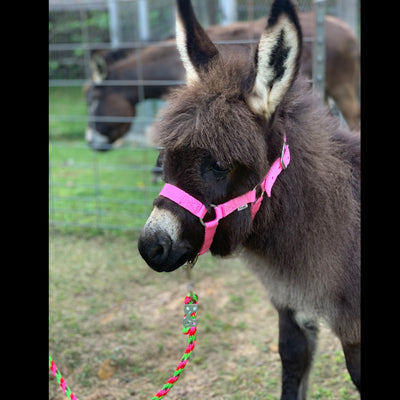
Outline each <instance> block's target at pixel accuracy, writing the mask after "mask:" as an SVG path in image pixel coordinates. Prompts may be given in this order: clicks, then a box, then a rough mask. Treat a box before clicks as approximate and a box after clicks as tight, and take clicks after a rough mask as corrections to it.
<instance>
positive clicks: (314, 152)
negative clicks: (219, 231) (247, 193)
mask: <svg viewBox="0 0 400 400" xmlns="http://www.w3.org/2000/svg"><path fill="white" fill-rule="evenodd" d="M311 100H312V99H311ZM307 103H309V105H311V104H312V103H314V102H313V101H311V102H310V101H309V100H307V99H306V100H305V102H304V104H305V105H307ZM314 106H315V107H317V109H319V111H315V113H314V112H312V111H311V110H313V107H314ZM295 107H296V108H297V107H299V104H296V105H295ZM313 107H306V108H304V107H303V110H300V109H298V112H297V114H296V117H295V118H292V117H290V113H291V112H292V111H293V108H292V110H290V108H286V109H288V110H289V112H286V115H285V118H279V117H278V118H277V120H278V121H277V123H276V124H275V127H274V130H275V131H277V132H281V133H282V132H285V133H286V135H287V141H288V144H289V146H290V152H291V162H290V165H289V166H288V168H287V170H285V172H284V173H283V174H281V175H280V177H279V179H278V180H277V181H276V183H275V185H274V188H273V190H272V195H271V197H270V198H265V199H264V201H263V202H262V204H261V207H260V210H259V212H258V214H257V216H256V217H255V219H254V221H253V228H252V232H251V233H250V235H249V236H248V238H247V240H246V242H245V244H244V245H245V247H247V248H250V249H253V250H255V251H256V252H259V253H262V254H264V255H268V256H269V258H272V259H274V260H275V261H276V262H277V263H278V264H282V263H283V264H291V263H297V264H298V263H304V262H306V261H305V260H306V259H307V258H310V255H309V254H308V252H309V251H311V250H310V247H311V248H312V251H315V252H318V248H319V249H320V251H324V249H327V248H328V247H329V246H330V245H332V241H339V242H341V243H340V244H339V246H344V247H346V246H347V244H346V243H344V242H345V241H346V238H347V239H349V232H348V226H350V225H349V224H351V223H352V222H354V219H355V218H356V215H357V209H356V207H357V206H356V199H355V198H354V192H355V191H354V188H353V187H352V183H351V182H353V181H354V179H353V178H352V172H351V171H352V168H351V165H350V163H349V160H347V159H346V158H345V157H344V156H343V151H342V149H343V146H342V144H341V143H339V142H338V141H336V140H335V135H336V130H337V125H336V128H335V125H333V124H334V121H333V120H331V119H330V117H327V116H326V113H325V112H324V113H322V112H321V110H320V106H318V105H317V104H315V103H314V105H313ZM301 111H303V112H301ZM312 114H313V115H312ZM280 121H285V122H284V123H283V122H280ZM300 127H301V128H300ZM272 134H273V132H272ZM271 136H272V135H271ZM276 136H279V135H276V132H275V134H274V135H273V136H272V137H275V138H274V139H273V140H271V138H270V139H269V140H268V139H266V140H267V142H271V143H270V144H271V145H272V146H267V148H272V149H273V150H271V154H269V155H268V159H271V158H273V157H276V154H272V153H275V152H276V151H277V150H276V147H277V144H276V143H275V142H276V141H277V139H276ZM350 234H354V233H350ZM338 248H340V247H338ZM294 254H296V256H295V255H294ZM313 256H315V254H313ZM295 257H297V259H295ZM310 259H313V260H315V259H316V257H313V258H310Z"/></svg>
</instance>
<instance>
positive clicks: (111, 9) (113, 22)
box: [107, 0, 120, 49]
mask: <svg viewBox="0 0 400 400" xmlns="http://www.w3.org/2000/svg"><path fill="white" fill-rule="evenodd" d="M107 7H108V18H109V21H110V39H111V47H112V48H113V49H115V48H116V47H118V46H119V43H120V37H119V18H118V8H119V5H118V2H117V0H107Z"/></svg>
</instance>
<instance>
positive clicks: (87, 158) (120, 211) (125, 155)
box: [49, 87, 161, 236]
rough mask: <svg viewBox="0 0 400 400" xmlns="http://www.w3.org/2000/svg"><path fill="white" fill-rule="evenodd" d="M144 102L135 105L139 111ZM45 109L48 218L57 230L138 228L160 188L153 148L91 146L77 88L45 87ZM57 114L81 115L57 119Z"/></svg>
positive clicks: (117, 231)
mask: <svg viewBox="0 0 400 400" xmlns="http://www.w3.org/2000/svg"><path fill="white" fill-rule="evenodd" d="M144 107H145V106H144V105H141V107H139V111H140V114H143V109H144ZM49 114H50V121H49V130H50V135H49V139H50V141H49V165H50V171H49V172H50V173H49V184H50V192H49V220H50V224H51V225H52V226H54V227H57V229H59V230H60V231H62V232H66V233H71V232H72V233H78V234H82V233H85V234H88V235H92V236H93V235H97V234H99V233H102V232H103V231H111V232H113V234H114V235H117V236H118V235H123V234H124V232H126V231H128V232H132V231H134V230H136V231H137V230H139V229H140V228H141V227H142V226H143V223H144V222H145V221H146V218H147V215H148V213H149V211H150V210H151V204H152V200H153V198H154V197H155V196H156V195H157V193H159V191H160V189H161V185H160V184H154V183H153V174H152V172H151V171H152V168H153V167H154V166H155V164H156V159H157V155H158V151H157V150H155V149H152V148H145V147H138V146H136V147H135V146H125V147H122V148H120V149H117V150H113V151H109V152H102V153H99V152H94V151H93V150H91V149H90V148H89V146H87V144H86V143H85V141H84V132H85V127H86V122H85V120H84V119H85V117H86V116H87V110H86V104H85V97H84V94H83V90H82V88H77V87H72V88H50V90H49ZM60 116H78V117H79V116H80V117H83V120H82V121H68V120H58V119H57V118H58V117H60Z"/></svg>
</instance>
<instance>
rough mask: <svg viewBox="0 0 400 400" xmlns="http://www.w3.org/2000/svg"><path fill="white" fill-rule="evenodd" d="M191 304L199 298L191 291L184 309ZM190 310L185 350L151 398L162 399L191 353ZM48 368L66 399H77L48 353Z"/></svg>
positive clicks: (193, 314)
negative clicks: (170, 374) (164, 381)
mask: <svg viewBox="0 0 400 400" xmlns="http://www.w3.org/2000/svg"><path fill="white" fill-rule="evenodd" d="M191 304H196V305H197V304H199V298H198V297H197V295H196V294H194V293H193V292H192V293H189V294H188V295H187V296H186V297H185V309H186V306H187V305H191ZM190 310H191V311H192V312H191V313H190V320H191V323H190V325H191V326H184V328H183V329H182V333H183V334H184V335H188V345H187V347H186V350H185V352H184V353H183V356H182V358H181V360H180V361H179V364H178V366H177V367H176V370H175V372H174V374H173V375H172V376H171V378H169V379H168V381H167V382H166V383H165V385H164V386H163V387H162V388H161V390H160V391H159V392H158V393H157V394H156V395H155V396H154V397H152V398H151V400H158V399H162V398H163V397H164V396H165V395H166V394H167V393H168V392H169V391H170V390H171V388H172V387H173V386H174V385H175V383H176V382H177V380H178V379H179V377H180V376H181V374H182V372H183V369H184V368H185V367H186V364H187V362H188V360H189V358H190V356H191V355H192V353H193V350H194V346H195V343H196V335H197V322H196V316H197V307H192V308H191V309H190ZM185 319H187V316H186V314H185V316H184V321H185ZM49 368H50V370H51V372H52V373H53V375H54V376H55V377H56V378H57V382H58V384H59V385H60V387H61V389H62V391H63V392H64V393H65V395H66V396H67V397H68V399H70V400H78V399H77V398H76V396H75V395H74V394H73V393H72V391H71V389H70V388H69V387H68V386H67V384H66V382H65V380H64V378H63V377H62V375H61V372H60V371H59V370H58V368H57V366H56V364H54V361H53V360H52V358H51V356H50V355H49Z"/></svg>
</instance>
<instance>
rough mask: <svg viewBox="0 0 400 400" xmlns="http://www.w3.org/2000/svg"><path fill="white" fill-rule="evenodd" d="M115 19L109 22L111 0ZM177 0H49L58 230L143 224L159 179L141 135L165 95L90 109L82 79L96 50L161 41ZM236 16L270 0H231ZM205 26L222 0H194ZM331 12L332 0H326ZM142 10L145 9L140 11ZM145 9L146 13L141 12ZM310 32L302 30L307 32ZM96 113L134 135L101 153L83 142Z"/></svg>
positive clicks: (54, 222) (220, 17)
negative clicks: (117, 109) (114, 109)
mask: <svg viewBox="0 0 400 400" xmlns="http://www.w3.org/2000/svg"><path fill="white" fill-rule="evenodd" d="M112 3H113V4H114V6H115V7H116V8H115V10H114V11H115V16H116V18H115V19H116V21H117V25H116V26H111V25H112V24H113V23H112V19H111V18H110V4H112ZM174 3H175V2H174V0H129V1H125V0H114V1H111V0H81V1H79V0H50V1H49V110H50V114H49V127H50V132H49V223H50V225H51V226H52V227H54V228H56V229H58V230H63V231H77V230H78V231H80V232H81V231H82V230H86V231H88V232H93V233H94V234H96V233H97V232H99V231H103V230H108V231H116V232H123V231H128V232H134V231H138V230H140V229H141V227H142V226H143V224H144V222H145V221H146V218H147V216H148V214H149V213H150V210H151V208H152V201H153V199H154V197H155V196H156V195H157V194H158V193H159V190H160V188H161V185H162V183H161V182H160V180H159V175H158V172H157V171H156V170H155V169H154V166H155V164H156V159H157V155H158V150H157V149H156V148H154V147H153V146H151V145H149V144H148V142H146V139H145V133H144V132H145V130H146V129H147V128H148V127H149V126H150V125H151V123H152V122H153V121H154V118H155V115H156V113H157V112H158V110H159V109H160V108H162V106H163V104H164V102H163V101H162V100H160V99H157V100H144V97H143V96H142V101H141V103H139V106H138V107H137V110H136V116H132V117H126V116H118V115H112V116H109V115H105V116H101V117H99V116H98V117H93V116H89V114H88V109H87V106H86V104H85V86H87V85H88V83H90V79H91V71H90V58H91V52H93V51H95V50H105V51H107V50H110V49H115V48H119V49H131V51H136V52H139V53H140V52H141V51H142V49H144V48H146V47H147V46H150V45H151V46H165V42H163V40H165V39H167V38H169V37H171V36H172V35H173V34H174V30H175V26H174V24H175V18H174ZM233 3H234V4H235V5H236V7H235V9H234V10H233V14H232V15H233V18H235V19H237V20H240V21H248V20H255V19H258V18H260V17H265V16H266V15H267V14H268V12H269V8H270V6H271V4H272V0H267V1H266V0H235V1H234V2H233ZM313 4H314V0H301V1H300V2H299V10H300V11H311V10H312V9H313ZM193 5H194V8H195V12H196V15H197V16H198V18H199V20H200V22H201V24H202V25H203V26H209V25H211V24H220V23H227V21H228V22H229V18H232V15H231V14H229V13H230V12H232V10H230V11H229V9H228V8H226V7H222V5H223V1H219V2H218V1H215V0H193ZM327 11H328V13H331V14H335V12H336V0H329V1H327ZM143 13H144V14H143ZM143 15H145V16H146V18H147V20H146V21H144V20H143ZM306 40H307V38H306ZM182 83H183V81H181V80H174V81H169V80H162V81H160V80H157V79H156V78H155V79H152V80H149V79H147V80H144V79H135V80H108V81H104V82H103V85H109V86H120V87H130V86H131V87H137V88H143V86H144V85H148V86H151V85H165V86H170V85H180V84H182ZM93 120H96V121H104V120H106V121H109V122H129V123H132V126H133V128H131V130H130V132H129V135H128V136H130V137H131V142H130V143H129V144H125V145H124V146H122V147H121V148H118V149H116V150H113V151H111V152H105V153H98V152H94V151H93V150H91V149H90V148H89V147H88V146H87V145H86V143H85V140H84V135H85V128H86V126H87V124H88V123H89V122H91V121H93Z"/></svg>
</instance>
